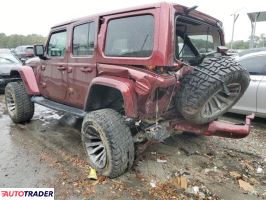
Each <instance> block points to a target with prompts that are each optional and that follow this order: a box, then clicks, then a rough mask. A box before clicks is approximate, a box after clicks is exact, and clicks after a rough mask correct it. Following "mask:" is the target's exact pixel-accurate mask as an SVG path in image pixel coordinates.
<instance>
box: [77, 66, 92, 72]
mask: <svg viewBox="0 0 266 200" xmlns="http://www.w3.org/2000/svg"><path fill="white" fill-rule="evenodd" d="M80 70H81V71H82V72H85V73H91V72H92V71H93V70H92V68H91V67H82V68H81V69H80Z"/></svg>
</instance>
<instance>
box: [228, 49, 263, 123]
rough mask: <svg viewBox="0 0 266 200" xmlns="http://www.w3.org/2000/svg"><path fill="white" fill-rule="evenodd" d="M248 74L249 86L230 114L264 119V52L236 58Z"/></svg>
mask: <svg viewBox="0 0 266 200" xmlns="http://www.w3.org/2000/svg"><path fill="white" fill-rule="evenodd" d="M236 60H238V62H239V63H240V64H241V65H242V66H243V67H244V68H246V69H247V70H248V71H249V73H250V78H251V81H250V85H249V87H248V89H247V90H246V92H245V93H244V95H243V96H242V97H241V99H240V100H239V101H238V102H237V104H235V105H234V106H233V108H232V109H231V111H230V112H233V113H239V114H250V113H255V114H256V116H258V117H263V118H266V51H260V52H256V53H250V54H246V55H244V56H241V57H238V58H236Z"/></svg>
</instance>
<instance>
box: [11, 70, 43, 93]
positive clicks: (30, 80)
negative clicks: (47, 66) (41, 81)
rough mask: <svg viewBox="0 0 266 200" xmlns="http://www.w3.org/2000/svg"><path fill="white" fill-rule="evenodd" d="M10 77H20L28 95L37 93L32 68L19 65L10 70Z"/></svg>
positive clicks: (37, 89)
mask: <svg viewBox="0 0 266 200" xmlns="http://www.w3.org/2000/svg"><path fill="white" fill-rule="evenodd" d="M10 77H11V78H20V79H21V80H22V81H23V84H24V86H25V88H26V91H27V93H28V94H29V95H39V94H40V91H39V88H38V84H37V80H36V77H35V75H34V72H33V69H32V68H31V67H29V66H20V67H18V68H14V69H12V70H11V71H10Z"/></svg>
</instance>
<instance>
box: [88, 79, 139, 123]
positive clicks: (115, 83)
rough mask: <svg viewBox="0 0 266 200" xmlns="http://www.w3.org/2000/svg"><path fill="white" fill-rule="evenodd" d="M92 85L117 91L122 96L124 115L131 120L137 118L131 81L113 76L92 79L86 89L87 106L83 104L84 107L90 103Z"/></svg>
mask: <svg viewBox="0 0 266 200" xmlns="http://www.w3.org/2000/svg"><path fill="white" fill-rule="evenodd" d="M94 85H103V86H107V87H111V88H114V89H117V90H119V91H120V92H121V94H122V96H123V100H124V109H125V113H126V115H127V116H128V117H132V118H135V117H137V100H136V94H135V90H134V82H133V81H132V80H130V79H126V78H121V77H114V76H99V77H96V78H94V79H93V80H92V82H91V84H90V87H89V89H88V95H87V99H86V102H87V104H85V106H86V105H88V103H89V101H90V95H91V91H92V87H93V86H94ZM84 109H86V108H84Z"/></svg>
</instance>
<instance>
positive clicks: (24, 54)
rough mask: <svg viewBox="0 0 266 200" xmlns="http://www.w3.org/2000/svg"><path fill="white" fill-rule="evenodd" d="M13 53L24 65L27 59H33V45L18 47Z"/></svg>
mask: <svg viewBox="0 0 266 200" xmlns="http://www.w3.org/2000/svg"><path fill="white" fill-rule="evenodd" d="M14 53H15V55H16V56H17V57H18V59H20V60H21V62H22V63H25V62H26V60H27V59H29V58H32V57H34V51H33V45H24V46H18V47H16V48H15V50H14Z"/></svg>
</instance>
